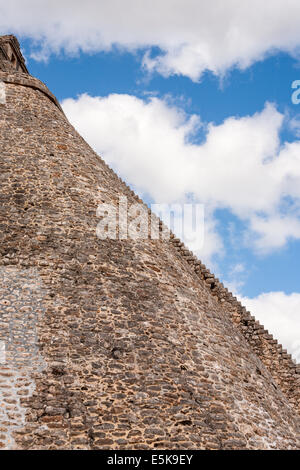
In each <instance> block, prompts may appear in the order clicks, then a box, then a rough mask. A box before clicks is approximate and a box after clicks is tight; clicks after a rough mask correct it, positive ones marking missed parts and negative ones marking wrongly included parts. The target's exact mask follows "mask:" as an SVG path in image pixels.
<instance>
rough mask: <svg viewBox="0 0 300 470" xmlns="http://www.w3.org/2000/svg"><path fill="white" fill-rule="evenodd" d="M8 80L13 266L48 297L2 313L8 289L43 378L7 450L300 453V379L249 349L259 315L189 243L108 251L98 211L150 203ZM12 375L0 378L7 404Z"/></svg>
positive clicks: (0, 131) (141, 243) (31, 377)
mask: <svg viewBox="0 0 300 470" xmlns="http://www.w3.org/2000/svg"><path fill="white" fill-rule="evenodd" d="M0 78H1V79H2V81H3V82H5V96H6V101H5V103H4V104H2V105H1V104H0V145H1V158H0V181H1V191H0V230H1V233H2V238H1V242H0V254H1V258H0V267H2V271H1V272H2V273H4V274H5V275H6V278H7V276H8V274H7V273H10V276H12V275H13V273H15V275H16V278H18V276H19V273H22V276H21V277H24V273H27V275H28V280H29V281H30V280H31V281H32V279H33V278H34V279H38V280H39V282H40V286H41V289H36V290H35V291H34V290H33V292H32V293H31V294H30V298H31V300H30V299H29V298H27V300H26V293H22V294H20V288H19V287H18V286H19V285H18V286H17V287H16V284H15V281H14V280H13V279H12V278H11V277H8V278H9V279H11V281H10V284H9V285H8V286H7V287H6V290H3V291H1V292H2V298H1V299H0V304H1V303H3V302H4V303H5V302H7V296H8V294H7V289H10V292H12V293H14V295H17V296H21V298H22V299H24V296H25V300H24V301H25V302H27V303H28V305H27V307H28V308H32V306H33V305H35V306H39V307H36V308H35V313H34V312H31V314H33V315H35V317H34V318H35V319H36V322H35V321H34V329H35V330H36V335H37V336H36V338H37V339H36V344H37V345H38V347H39V352H38V354H37V355H36V358H38V359H37V362H38V364H39V367H37V366H35V363H34V361H33V363H32V367H31V368H29V369H26V370H25V376H26V378H27V380H28V385H23V383H25V382H22V387H24V388H22V391H23V392H24V391H25V392H27V393H23V395H22V394H21V395H20V396H22V398H20V400H19V401H17V403H12V404H11V405H16V408H12V409H10V410H8V411H9V412H10V411H11V415H12V418H11V419H12V420H10V419H6V420H5V419H4V422H3V420H2V424H1V426H2V432H0V445H2V447H9V446H11V447H13V448H21V449H25V448H30V449H31V448H33V449H39V448H41V449H44V448H47V449H54V448H58V449H63V448H70V449H76V448H84V449H99V448H119V449H121V448H131V449H132V448H135V449H138V448H179V449H180V448H181V449H196V448H198V449H230V448H234V449H240V448H241V449H243V448H249V449H258V448H262V449H267V448H282V449H284V448H291V449H296V448H299V437H298V436H299V434H298V430H299V428H298V419H297V417H296V413H295V408H294V406H293V400H294V398H293V397H292V396H291V394H290V395H289V389H288V386H287V385H286V384H288V383H289V384H290V388H293V390H294V392H295V397H296V398H297V393H298V392H297V388H296V386H294V384H295V382H294V380H295V379H294V378H293V377H296V368H294V369H293V368H292V367H291V370H294V371H295V373H293V372H290V369H289V368H288V369H287V370H288V372H286V369H285V368H284V365H283V366H282V362H280V360H279V359H278V361H277V357H278V358H279V357H282V358H283V359H284V360H286V361H287V364H292V362H291V361H290V360H289V359H288V358H285V357H283V354H280V351H279V350H276V354H277V356H276V354H275V353H274V357H273V355H272V354H273V353H272V354H271V353H270V352H268V348H265V346H264V344H265V343H263V342H262V341H261V342H259V341H258V340H257V338H256V336H257V335H252V333H251V331H252V330H251V328H252V327H251V325H243V322H242V320H243V318H242V315H247V314H246V312H245V313H243V311H242V314H241V313H239V310H238V308H237V305H235V301H234V300H233V299H232V297H230V294H227V293H226V290H224V296H223V297H222V295H221V292H223V291H222V286H221V284H219V282H218V281H217V280H213V281H212V280H211V279H213V278H212V277H211V275H210V274H209V272H208V271H207V270H205V268H204V267H203V266H202V265H201V264H200V262H199V261H197V260H195V258H194V257H193V256H192V255H191V254H190V253H189V252H188V251H185V249H184V247H183V246H182V244H181V242H180V241H179V240H176V239H174V238H173V239H172V241H171V242H169V241H162V240H157V241H155V240H124V241H120V240H99V239H98V238H97V236H96V226H97V223H98V221H99V219H98V218H97V217H96V209H97V206H98V204H99V203H101V202H110V203H114V204H116V205H117V204H118V198H119V195H122V194H123V195H126V196H128V198H129V202H132V203H133V202H136V201H137V200H138V198H137V197H136V196H135V195H134V194H133V193H132V192H131V190H130V189H129V188H128V187H126V186H125V184H124V183H123V182H122V181H120V179H119V178H118V177H117V176H116V175H115V174H114V173H113V172H112V170H110V169H109V168H108V167H107V165H106V164H105V163H104V162H103V161H102V160H101V159H100V158H99V157H98V156H97V155H96V154H95V153H94V152H93V151H92V150H91V149H90V147H89V146H88V145H87V144H86V143H85V142H84V140H83V139H82V138H81V137H80V136H79V135H78V134H77V133H76V132H75V130H74V129H73V127H72V126H71V125H70V124H69V123H68V121H67V120H66V118H65V116H64V115H63V113H62V112H61V111H60V109H59V107H58V106H57V104H56V103H55V101H54V100H53V99H52V98H51V96H49V94H48V93H45V91H44V90H43V86H42V85H35V86H33V87H31V86H28V83H27V84H22V83H21V82H20V79H21V78H22V79H23V77H22V76H21V74H20V75H19V74H16V77H15V79H14V78H13V77H12V76H11V75H10V76H8V75H7V77H5V76H4V75H3V74H2V75H1V77H0ZM35 84H36V81H35ZM24 85H25V86H24ZM0 269H1V268H0ZM33 273H34V274H33ZM41 292H42V293H43V294H42V298H41ZM212 294H213V295H212ZM5 305H7V304H5ZM13 305H14V302H13ZM30 306H31V307H30ZM6 308H7V307H6ZM12 308H13V309H14V306H12ZM6 312H7V310H5V308H3V309H1V310H0V314H1V315H2V316H3V315H6ZM12 314H13V311H12ZM24 315H25V313H24ZM24 318H25V319H26V315H25V316H24ZM233 320H234V321H233ZM4 323H5V322H4ZM245 326H246V328H247V329H245ZM3 331H6V330H3ZM253 331H254V330H253ZM255 331H256V330H255ZM250 333H251V335H250ZM258 336H259V335H258ZM33 337H35V336H33ZM1 340H3V339H2V337H1ZM266 341H269V342H268V343H267V344H273V343H271V342H270V341H272V340H270V339H266ZM261 344H263V346H261ZM274 347H275V346H274ZM272 351H273V349H272ZM274 351H275V349H274ZM274 358H275V363H274V364H275V365H274V364H273V362H272V361H273V359H274ZM289 361H290V362H289ZM269 362H271V364H270V363H269ZM277 363H278V366H277ZM13 367H15V364H13V363H11V362H10V361H8V362H7V363H5V364H2V365H1V364H0V374H2V376H1V375H0V377H2V381H0V386H1V387H2V393H4V392H3V390H4V389H5V386H6V385H7V382H6V381H7V379H9V380H10V378H9V376H7V375H5V374H7V373H8V374H9V373H11V371H10V370H11V369H12V368H13ZM20 367H21V366H20ZM7 371H8V372H7ZM285 375H286V377H285ZM16 380H17V379H16ZM22 380H23V379H22ZM24 380H25V379H24ZM19 383H21V382H19ZM8 385H9V387H10V389H13V390H14V391H15V390H16V382H15V379H13V378H12V379H11V381H10V382H9V384H8ZM281 389H282V390H281ZM283 392H285V393H283ZM5 393H6V392H5ZM14 393H15V392H14ZM4 397H5V399H6V401H5V400H4V401H3V402H4V403H6V405H5V406H6V410H7V405H10V403H7V398H9V397H8V395H4ZM20 409H21V410H22V411H20ZM14 413H16V416H15V418H14V417H13V414H14ZM0 416H1V415H0ZM7 435H9V436H10V443H8V442H7Z"/></svg>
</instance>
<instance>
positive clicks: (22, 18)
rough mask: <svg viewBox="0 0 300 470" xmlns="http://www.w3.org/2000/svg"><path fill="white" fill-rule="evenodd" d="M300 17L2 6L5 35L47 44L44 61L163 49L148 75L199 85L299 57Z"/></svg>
mask: <svg viewBox="0 0 300 470" xmlns="http://www.w3.org/2000/svg"><path fill="white" fill-rule="evenodd" d="M299 17H300V3H299V1H298V0H288V1H287V0H272V1H268V2H262V1H261V0H244V1H240V0H226V2H225V1H224V0H214V1H213V2H208V1H199V0H164V1H161V0H152V1H151V2H147V1H140V0H126V1H123V0H110V1H109V2H106V1H98V2H97V1H95V0H86V1H85V2H84V5H83V4H82V2H81V1H79V0H44V1H43V2H41V1H37V0H10V1H9V2H8V1H7V0H0V31H1V32H2V33H10V32H14V33H16V34H19V35H24V36H29V37H31V38H33V39H35V40H37V41H38V42H39V43H40V42H42V50H41V49H40V48H39V47H38V48H37V52H36V57H40V58H41V57H45V56H47V55H48V54H50V53H51V52H59V51H60V50H61V49H64V50H65V51H66V52H67V53H71V54H73V53H76V52H78V51H79V50H82V51H85V52H95V51H102V50H109V49H111V48H112V47H114V46H117V47H120V48H125V49H126V50H130V51H134V50H136V49H138V48H145V49H146V50H147V49H148V50H149V48H150V47H151V46H158V47H159V48H160V49H161V51H162V53H161V54H160V55H158V56H157V57H155V58H151V57H150V56H149V54H148V53H146V54H145V57H144V65H145V66H146V67H147V68H148V69H150V70H153V69H155V70H157V71H159V72H160V73H162V74H164V75H169V74H183V75H186V76H188V77H190V78H191V79H193V80H198V79H199V77H200V76H201V74H202V73H203V71H204V70H206V69H208V70H211V71H213V72H214V73H216V74H224V72H226V71H227V70H228V69H229V68H231V67H232V66H238V67H240V68H245V67H247V66H249V65H250V64H252V63H253V62H254V61H257V60H261V59H262V58H264V57H265V56H266V54H268V53H272V52H273V51H274V50H282V51H287V52H289V53H290V54H293V55H297V54H298V48H299V44H300V29H299Z"/></svg>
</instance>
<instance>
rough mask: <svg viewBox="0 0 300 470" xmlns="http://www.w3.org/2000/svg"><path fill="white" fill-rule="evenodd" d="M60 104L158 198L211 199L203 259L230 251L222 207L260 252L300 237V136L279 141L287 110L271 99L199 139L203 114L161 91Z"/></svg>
mask: <svg viewBox="0 0 300 470" xmlns="http://www.w3.org/2000/svg"><path fill="white" fill-rule="evenodd" d="M62 105H63V108H64V110H65V112H66V114H67V116H68V118H69V119H70V121H71V122H72V123H73V124H74V125H75V127H76V128H77V129H78V130H79V132H80V133H81V134H82V135H83V137H85V138H86V140H87V141H88V142H89V143H90V144H91V145H92V146H93V147H94V148H95V150H96V151H97V152H98V153H100V154H101V155H103V157H104V158H105V160H106V161H107V162H108V163H109V164H110V165H112V166H113V167H114V168H115V169H116V170H117V172H118V173H119V174H120V175H122V177H123V178H124V179H125V180H126V181H128V182H129V183H131V184H134V185H135V187H136V189H137V190H138V191H139V192H140V193H141V194H143V195H144V196H145V195H148V196H150V197H151V198H152V199H153V200H154V201H155V202H156V203H174V202H184V201H185V202H186V201H187V197H188V195H189V196H190V195H191V194H192V196H193V199H194V201H195V202H199V203H203V204H205V211H206V229H207V233H206V236H205V248H204V250H203V253H204V254H203V255H202V257H205V256H207V257H212V256H213V254H214V253H222V252H224V246H223V244H222V241H221V239H220V236H219V235H218V233H217V228H216V226H215V222H214V211H215V209H217V208H226V209H228V210H230V211H231V212H232V214H234V215H235V216H237V217H238V218H239V219H240V220H243V221H244V222H245V223H246V225H247V227H248V239H247V240H246V241H247V243H248V244H250V245H251V246H252V247H255V248H256V249H257V250H259V251H260V252H267V251H271V250H274V249H277V248H280V247H282V246H284V245H285V243H286V242H287V241H288V240H289V239H290V238H295V239H297V238H300V221H299V217H298V216H299V212H300V190H299V188H300V142H294V143H293V144H286V145H284V146H283V147H281V146H280V145H279V137H278V135H279V131H280V128H281V125H282V122H283V117H284V116H283V115H282V114H280V113H279V112H278V111H277V110H276V109H275V107H274V106H273V105H272V104H266V106H265V108H264V109H263V110H262V111H261V112H259V113H256V114H254V115H252V116H246V117H242V118H235V117H231V118H228V119H226V120H225V121H224V122H223V123H222V124H220V125H214V124H209V125H208V127H207V135H206V140H205V141H204V142H203V143H201V144H197V145H195V144H191V143H189V138H190V136H191V134H193V133H194V132H195V130H196V129H197V128H198V127H199V125H200V124H201V120H200V117H199V116H195V115H194V116H187V115H185V113H184V112H183V111H182V110H181V109H180V108H178V107H175V106H171V105H169V104H168V102H166V101H164V100H161V99H159V98H156V97H152V98H150V99H149V100H148V101H143V100H142V99H139V98H137V97H135V96H130V95H118V94H114V95H109V96H107V97H91V96H89V95H86V94H85V95H81V96H80V97H78V98H77V99H66V100H64V101H63V103H62ZM287 197H288V198H289V200H290V201H289V204H285V200H286V198H287ZM254 234H255V236H254Z"/></svg>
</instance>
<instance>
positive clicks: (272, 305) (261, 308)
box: [241, 292, 300, 363]
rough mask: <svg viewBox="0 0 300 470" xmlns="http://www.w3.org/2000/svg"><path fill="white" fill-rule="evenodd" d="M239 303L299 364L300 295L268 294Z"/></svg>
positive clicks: (245, 299)
mask: <svg viewBox="0 0 300 470" xmlns="http://www.w3.org/2000/svg"><path fill="white" fill-rule="evenodd" d="M241 301H242V303H243V305H245V306H246V307H247V308H248V309H249V310H250V311H251V313H252V314H253V315H254V316H255V318H256V319H257V320H259V322H260V323H261V324H262V325H264V326H265V328H266V329H268V330H269V332H270V333H272V334H273V336H274V337H275V338H276V339H278V341H279V342H280V343H281V344H282V345H283V347H284V348H285V349H287V350H288V352H289V353H290V354H292V356H293V358H294V359H295V360H296V361H297V362H298V363H299V362H300V338H299V331H300V294H298V293H292V294H285V293H284V292H268V293H263V294H260V295H259V296H258V297H255V298H252V299H250V298H247V297H244V298H243V297H242V298H241Z"/></svg>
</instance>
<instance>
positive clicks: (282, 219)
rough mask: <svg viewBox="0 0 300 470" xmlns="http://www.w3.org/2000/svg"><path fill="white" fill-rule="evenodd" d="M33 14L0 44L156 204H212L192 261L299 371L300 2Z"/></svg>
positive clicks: (8, 11)
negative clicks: (14, 43) (299, 83)
mask: <svg viewBox="0 0 300 470" xmlns="http://www.w3.org/2000/svg"><path fill="white" fill-rule="evenodd" d="M24 3H26V4H27V8H26V9H25V7H24V8H23V9H22V5H24ZM24 3H22V2H18V1H16V0H13V1H12V2H11V5H12V6H9V5H8V4H7V3H6V2H4V1H2V0H0V13H2V18H3V17H4V16H5V18H6V20H5V21H3V20H2V22H1V20H0V33H1V34H6V33H15V34H17V35H18V37H19V39H20V42H21V47H22V50H23V52H24V55H25V56H26V59H27V66H28V68H29V70H30V72H31V74H32V75H34V76H36V77H38V78H39V79H41V80H42V81H44V82H45V83H46V84H47V85H48V87H49V88H50V90H51V91H52V92H53V93H54V94H55V95H56V96H57V98H58V99H59V100H60V101H61V103H62V105H63V107H64V109H65V112H66V114H67V116H68V117H69V119H70V121H71V122H72V123H73V124H74V125H75V127H76V128H77V129H78V130H79V132H80V133H81V134H82V135H83V136H84V137H85V139H86V140H87V141H88V142H89V143H90V144H91V145H92V146H93V147H94V148H95V149H96V151H97V152H98V153H100V154H101V155H102V156H103V158H104V159H105V160H106V161H107V162H108V163H109V164H110V165H111V166H113V168H115V170H116V171H117V172H118V173H119V174H120V176H122V177H123V179H125V180H126V181H127V182H128V183H130V185H132V187H134V188H135V189H136V190H137V191H138V192H139V193H140V194H141V195H142V196H143V198H144V199H145V200H146V202H148V203H149V202H156V203H158V202H169V203H171V202H178V201H179V202H185V201H186V200H187V199H188V195H189V194H192V196H193V199H194V200H195V201H196V202H198V203H203V204H204V206H205V211H206V219H205V223H206V228H207V233H206V235H205V237H206V238H205V243H206V245H205V246H204V249H203V250H202V251H201V250H200V251H197V250H195V251H196V253H197V254H198V255H199V257H200V258H201V259H203V260H204V261H205V262H206V264H207V265H208V267H211V268H212V270H213V271H214V272H215V273H216V274H217V275H218V276H219V277H220V279H221V280H223V281H224V283H225V284H226V285H228V286H229V288H231V289H232V290H233V291H234V292H235V293H237V294H238V296H239V297H240V298H241V299H242V300H243V301H244V303H246V305H247V306H248V307H249V308H250V309H251V311H252V312H253V313H254V314H255V315H256V316H257V317H258V318H259V319H260V320H261V322H262V323H264V324H265V325H266V326H267V327H269V329H270V330H271V331H274V333H275V336H276V335H277V336H279V339H280V340H281V341H282V342H283V344H284V345H285V346H287V347H288V348H289V350H290V351H292V353H293V354H294V357H296V358H297V359H298V360H299V359H300V334H299V330H300V288H299V262H300V217H299V216H300V190H299V188H300V141H299V138H300V133H299V130H300V104H299V105H296V104H293V103H292V100H291V96H292V93H293V91H294V90H292V88H291V86H292V83H293V81H294V80H297V79H299V80H300V62H299V45H300V33H299V31H298V30H299V27H298V22H297V17H298V18H299V14H300V6H299V5H298V3H299V2H297V1H291V2H290V3H289V4H288V5H287V4H286V2H283V1H281V0H274V2H272V8H271V7H270V6H266V5H262V4H261V2H258V1H256V0H255V1H254V2H253V1H252V2H250V1H249V2H247V1H246V2H242V3H243V6H241V5H240V4H239V2H236V1H234V0H228V2H227V3H226V5H227V6H226V7H224V3H223V4H222V2H219V1H218V0H216V3H215V7H216V4H218V5H219V8H220V15H219V16H218V15H216V14H214V13H213V11H212V10H211V7H209V5H208V3H207V2H196V1H193V0H188V1H187V2H180V1H177V2H176V5H175V6H174V8H172V11H170V8H168V5H167V4H168V0H166V2H165V3H166V4H165V5H164V6H162V5H161V4H160V3H159V2H156V1H154V3H153V4H152V5H153V11H152V10H151V11H150V10H147V7H145V5H144V8H143V9H141V8H140V6H139V5H138V3H137V2H135V1H134V0H130V1H128V2H123V3H122V2H118V1H117V0H114V1H112V2H111V3H110V6H109V7H107V8H105V9H104V8H102V7H101V5H102V4H103V2H92V1H90V0H88V1H87V5H86V6H87V7H88V6H89V8H86V9H85V10H84V12H83V10H82V9H80V5H79V2H77V1H75V2H73V3H72V8H71V6H70V5H71V4H70V2H69V1H62V2H57V1H56V0H55V1H52V2H49V8H48V13H49V14H48V15H46V16H47V18H45V15H43V11H42V9H40V8H39V7H38V6H37V5H36V4H34V2H31V1H30V0H27V1H26V2H24ZM44 3H45V2H44ZM33 4H34V5H33ZM124 4H126V8H125V6H124ZM254 4H255V5H254ZM30 6H31V8H33V7H34V8H35V15H30ZM16 7H18V10H19V11H20V10H21V13H18V14H17V16H16V15H15V14H14V12H15V11H16ZM116 7H117V10H118V11H120V14H119V15H115V14H114V9H116ZM70 8H71V9H70ZM123 9H124V10H123ZM221 10H222V11H221ZM129 11H131V14H130V15H129ZM4 13H5V15H4ZM3 15H4V16H3ZM122 15H123V16H124V15H125V16H124V17H125V18H126V20H128V21H127V22H128V24H127V22H126V24H125V23H124V22H122V21H121V20H120V18H119V16H120V17H121V16H122ZM0 17H1V15H0ZM258 18H259V20H258ZM153 142H154V143H153ZM134 143H136V145H134ZM252 160H253V162H252ZM268 162H269V163H270V164H269V165H268ZM247 175H249V177H247ZM192 248H193V247H192ZM295 326H296V327H295Z"/></svg>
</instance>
